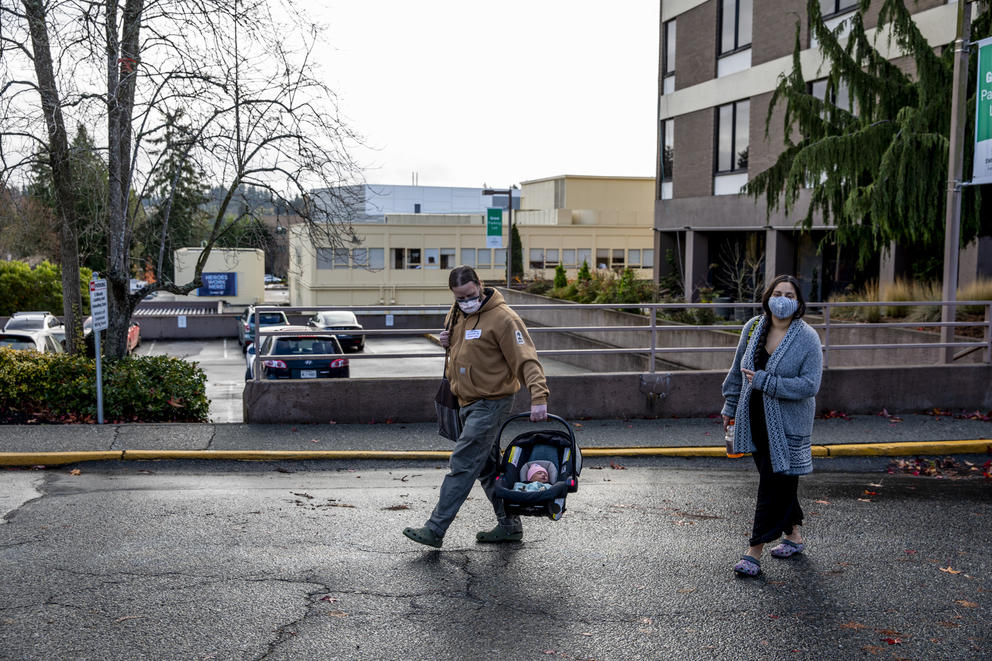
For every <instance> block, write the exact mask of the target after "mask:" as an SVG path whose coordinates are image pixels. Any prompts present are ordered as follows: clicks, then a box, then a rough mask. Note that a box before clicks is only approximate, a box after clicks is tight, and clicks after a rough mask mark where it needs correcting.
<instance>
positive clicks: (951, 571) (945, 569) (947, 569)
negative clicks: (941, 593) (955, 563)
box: [940, 565, 961, 574]
mask: <svg viewBox="0 0 992 661" xmlns="http://www.w3.org/2000/svg"><path fill="white" fill-rule="evenodd" d="M940 571H942V572H945V573H947V574H960V573H961V570H960V569H951V566H950V565H947V566H946V567H941V568H940Z"/></svg>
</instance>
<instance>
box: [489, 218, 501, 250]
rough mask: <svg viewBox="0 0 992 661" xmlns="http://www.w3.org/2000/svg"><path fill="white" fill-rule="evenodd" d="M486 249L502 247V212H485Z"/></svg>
mask: <svg viewBox="0 0 992 661" xmlns="http://www.w3.org/2000/svg"><path fill="white" fill-rule="evenodd" d="M486 247H487V248H502V247H503V210H502V209H487V210H486Z"/></svg>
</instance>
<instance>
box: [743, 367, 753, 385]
mask: <svg viewBox="0 0 992 661" xmlns="http://www.w3.org/2000/svg"><path fill="white" fill-rule="evenodd" d="M741 374H743V375H744V378H745V379H747V381H748V383H751V382H753V381H754V370H748V369H744V368H743V367H742V368H741Z"/></svg>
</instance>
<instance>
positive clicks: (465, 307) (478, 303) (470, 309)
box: [458, 296, 482, 314]
mask: <svg viewBox="0 0 992 661" xmlns="http://www.w3.org/2000/svg"><path fill="white" fill-rule="evenodd" d="M458 307H459V308H461V311H462V312H464V313H465V314H473V313H475V312H478V311H479V308H481V307H482V297H481V296H476V297H475V298H470V299H468V300H467V301H458Z"/></svg>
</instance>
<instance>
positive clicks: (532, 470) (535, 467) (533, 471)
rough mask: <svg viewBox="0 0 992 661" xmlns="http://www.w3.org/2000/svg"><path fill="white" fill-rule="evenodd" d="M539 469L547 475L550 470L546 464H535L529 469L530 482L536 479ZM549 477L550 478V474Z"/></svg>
mask: <svg viewBox="0 0 992 661" xmlns="http://www.w3.org/2000/svg"><path fill="white" fill-rule="evenodd" d="M538 471H540V472H542V473H544V474H545V475H547V473H548V470H547V469H546V468H545V467H544V466H542V465H540V464H533V465H532V466H531V467H530V468H528V469H527V481H528V482H531V481H533V480H534V475H535V474H536V473H537V472H538ZM548 477H549V478H550V475H549V476H548Z"/></svg>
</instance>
